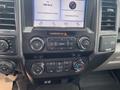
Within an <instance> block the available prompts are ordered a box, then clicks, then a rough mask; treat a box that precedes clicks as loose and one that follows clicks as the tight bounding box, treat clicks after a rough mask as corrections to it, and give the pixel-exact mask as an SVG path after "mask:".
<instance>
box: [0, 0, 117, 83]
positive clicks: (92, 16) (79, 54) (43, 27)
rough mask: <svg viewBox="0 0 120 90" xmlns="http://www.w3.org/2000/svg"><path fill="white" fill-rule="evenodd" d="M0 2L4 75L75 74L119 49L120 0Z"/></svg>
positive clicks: (43, 76) (1, 69)
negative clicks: (119, 6) (119, 3)
mask: <svg viewBox="0 0 120 90" xmlns="http://www.w3.org/2000/svg"><path fill="white" fill-rule="evenodd" d="M0 2H1V3H0V59H1V60H0V72H2V73H4V74H11V73H14V72H16V71H17V72H23V73H24V75H26V76H27V77H28V78H29V79H30V80H38V81H42V79H49V80H51V79H52V78H58V77H59V78H60V77H61V78H65V77H66V78H68V77H71V76H72V77H76V76H78V75H80V74H83V73H85V72H88V71H91V70H93V69H95V68H96V67H98V66H99V65H101V64H102V63H103V62H104V61H105V60H107V59H108V58H109V57H110V56H111V55H112V54H113V53H114V52H115V48H116V43H117V35H118V29H117V28H118V20H117V18H118V0H10V1H8V0H5V1H4V0H2V1H0ZM1 10H2V12H1ZM6 71H7V72H6ZM43 83H44V84H46V83H51V81H50V82H44V80H43Z"/></svg>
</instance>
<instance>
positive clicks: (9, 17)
mask: <svg viewBox="0 0 120 90" xmlns="http://www.w3.org/2000/svg"><path fill="white" fill-rule="evenodd" d="M4 29H5V30H15V29H16V26H15V0H0V30H4Z"/></svg>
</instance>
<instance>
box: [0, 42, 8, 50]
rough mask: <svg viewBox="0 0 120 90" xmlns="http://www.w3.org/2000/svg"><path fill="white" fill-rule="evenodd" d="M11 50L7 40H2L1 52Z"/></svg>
mask: <svg viewBox="0 0 120 90" xmlns="http://www.w3.org/2000/svg"><path fill="white" fill-rule="evenodd" d="M8 49H9V44H8V42H7V41H5V40H0V51H1V52H5V51H7V50H8Z"/></svg>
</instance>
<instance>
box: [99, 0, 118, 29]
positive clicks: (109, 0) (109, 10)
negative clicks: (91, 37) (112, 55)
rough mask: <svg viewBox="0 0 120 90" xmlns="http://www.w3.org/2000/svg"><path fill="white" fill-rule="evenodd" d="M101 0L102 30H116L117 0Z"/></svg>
mask: <svg viewBox="0 0 120 90" xmlns="http://www.w3.org/2000/svg"><path fill="white" fill-rule="evenodd" d="M101 1H102V20H101V30H104V31H115V28H116V15H117V0H101Z"/></svg>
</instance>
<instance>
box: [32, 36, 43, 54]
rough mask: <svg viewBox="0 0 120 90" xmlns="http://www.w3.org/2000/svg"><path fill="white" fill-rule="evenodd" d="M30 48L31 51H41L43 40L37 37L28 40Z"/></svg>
mask: <svg viewBox="0 0 120 90" xmlns="http://www.w3.org/2000/svg"><path fill="white" fill-rule="evenodd" d="M30 47H31V49H32V50H33V51H36V52H38V51H41V50H42V49H43V47H44V41H43V39H41V38H39V37H34V38H32V39H31V40H30Z"/></svg>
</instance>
